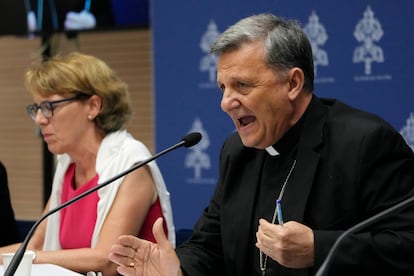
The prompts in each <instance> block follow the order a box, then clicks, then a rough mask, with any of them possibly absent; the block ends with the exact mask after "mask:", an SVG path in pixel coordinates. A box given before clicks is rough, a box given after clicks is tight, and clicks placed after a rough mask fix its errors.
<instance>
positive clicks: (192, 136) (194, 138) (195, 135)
mask: <svg viewBox="0 0 414 276" xmlns="http://www.w3.org/2000/svg"><path fill="white" fill-rule="evenodd" d="M200 140H201V134H200V133H199V132H192V133H189V134H187V135H186V136H184V138H182V139H181V141H180V142H178V143H177V144H175V145H173V146H170V147H169V148H167V149H164V150H163V151H160V152H159V153H157V154H155V155H153V156H151V157H149V158H147V159H145V160H143V161H140V162H138V163H136V164H134V165H132V166H131V167H130V168H129V169H127V170H125V171H124V172H121V173H119V174H117V175H115V176H113V177H111V178H109V179H108V180H107V181H105V182H103V183H101V184H98V185H97V186H95V187H93V188H91V189H89V190H87V191H85V192H83V193H82V194H80V195H78V196H76V197H74V198H72V199H70V200H68V201H66V202H64V203H62V204H61V205H59V206H57V207H56V208H54V209H51V210H49V211H48V212H46V213H45V214H44V215H43V216H42V217H40V218H39V219H38V220H37V221H36V222H35V223H34V224H33V226H32V228H30V230H29V232H28V233H27V235H26V237H25V238H24V240H23V242H22V244H21V245H20V247H19V248H18V249H17V251H16V253H15V254H14V256H13V259H12V260H11V261H10V264H9V266H8V267H7V270H6V272H5V273H4V275H3V276H12V275H14V273H15V272H16V269H17V267H18V266H19V264H20V262H21V260H22V258H23V255H24V252H25V251H26V248H27V245H28V244H29V241H30V239H31V237H32V236H33V234H34V232H35V230H36V228H37V227H38V226H39V224H40V223H41V222H42V221H43V220H45V219H46V218H47V217H48V216H50V215H52V214H54V213H56V212H57V211H59V210H61V209H63V208H65V207H67V206H69V205H71V204H72V203H74V202H76V201H78V200H80V199H82V198H84V197H85V196H87V195H89V194H91V193H93V192H95V191H96V190H98V189H100V188H102V187H105V186H107V185H108V184H110V183H112V182H113V181H115V180H117V179H118V178H121V177H122V176H124V175H126V174H128V173H130V172H132V171H134V170H136V169H138V168H140V167H142V166H144V165H146V164H147V163H149V162H151V161H153V160H154V159H157V158H158V157H160V156H161V155H164V154H166V153H168V152H170V151H172V150H174V149H177V148H179V147H182V146H184V147H186V148H189V147H192V146H194V145H196V144H197V143H198V142H200Z"/></svg>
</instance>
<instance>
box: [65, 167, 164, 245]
mask: <svg viewBox="0 0 414 276" xmlns="http://www.w3.org/2000/svg"><path fill="white" fill-rule="evenodd" d="M74 174H75V164H73V163H72V164H71V165H70V166H69V167H68V170H67V171H66V173H65V177H64V181H63V187H62V196H61V202H62V203H63V202H66V201H68V200H70V199H72V198H74V197H75V196H78V195H79V194H81V193H84V192H86V191H87V190H89V189H91V188H93V187H95V186H96V185H97V184H98V179H99V176H98V174H96V175H95V176H94V177H93V178H92V179H91V180H89V181H88V182H87V183H86V184H85V185H82V186H81V187H79V188H78V189H76V188H75V187H74V185H73V179H74ZM109 185H110V184H109ZM98 201H99V195H98V192H97V191H95V192H93V193H91V194H89V195H87V196H86V197H84V198H82V199H81V200H79V201H77V202H75V203H73V204H71V205H69V206H67V207H65V208H63V209H62V210H61V211H60V212H61V213H60V216H61V219H60V229H59V235H60V236H59V239H60V245H61V247H62V249H71V248H72V249H73V248H86V247H91V240H92V234H93V230H94V228H95V224H96V218H97V206H98ZM159 217H163V218H164V216H163V213H162V209H161V204H160V199H159V198H157V200H156V201H155V202H154V204H153V205H152V206H151V208H150V210H149V211H148V214H147V217H146V218H145V221H144V223H143V225H142V227H141V231H140V233H139V235H138V237H140V238H141V239H145V240H149V241H152V242H155V238H154V235H153V234H152V226H153V224H154V222H155V220H156V219H157V218H159ZM163 227H164V232H165V234H166V235H167V234H168V230H167V224H166V223H165V218H164V221H163Z"/></svg>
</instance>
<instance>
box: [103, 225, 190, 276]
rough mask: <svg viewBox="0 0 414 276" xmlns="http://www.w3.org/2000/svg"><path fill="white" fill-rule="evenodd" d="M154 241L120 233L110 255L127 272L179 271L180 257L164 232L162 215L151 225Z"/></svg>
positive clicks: (164, 275)
mask: <svg viewBox="0 0 414 276" xmlns="http://www.w3.org/2000/svg"><path fill="white" fill-rule="evenodd" d="M152 231H153V233H154V237H155V240H156V241H157V243H156V244H155V243H152V242H150V241H147V240H142V239H139V238H137V237H135V236H130V235H126V236H120V237H119V242H118V243H117V244H115V245H113V246H112V249H111V253H110V255H109V259H110V260H111V261H112V262H114V263H116V264H118V265H119V267H118V269H117V270H118V272H119V273H120V274H121V275H126V276H177V275H182V274H181V270H180V261H179V259H178V257H177V254H176V253H175V250H174V248H173V246H172V245H171V243H170V242H169V241H168V239H167V237H166V236H165V233H164V230H163V227H162V218H158V219H157V220H156V221H155V223H154V226H153V229H152Z"/></svg>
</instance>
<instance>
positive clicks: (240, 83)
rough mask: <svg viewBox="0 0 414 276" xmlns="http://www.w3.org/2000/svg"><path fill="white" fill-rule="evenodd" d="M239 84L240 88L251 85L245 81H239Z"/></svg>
mask: <svg viewBox="0 0 414 276" xmlns="http://www.w3.org/2000/svg"><path fill="white" fill-rule="evenodd" d="M237 86H238V87H239V88H246V87H249V85H248V84H247V83H245V82H238V83H237Z"/></svg>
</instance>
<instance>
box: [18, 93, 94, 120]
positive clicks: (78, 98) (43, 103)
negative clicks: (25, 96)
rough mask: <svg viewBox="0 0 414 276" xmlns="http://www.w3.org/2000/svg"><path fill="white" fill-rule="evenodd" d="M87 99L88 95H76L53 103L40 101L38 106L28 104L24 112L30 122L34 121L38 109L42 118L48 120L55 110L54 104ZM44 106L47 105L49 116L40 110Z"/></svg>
mask: <svg viewBox="0 0 414 276" xmlns="http://www.w3.org/2000/svg"><path fill="white" fill-rule="evenodd" d="M89 97H90V95H88V94H77V95H75V96H73V97H69V98H64V99H60V100H55V101H42V102H40V103H39V104H37V103H33V104H29V105H28V106H27V107H26V111H27V114H29V117H30V118H31V119H32V120H35V119H36V114H37V112H38V111H39V109H40V111H41V112H42V114H43V116H44V117H45V118H48V119H50V118H52V117H53V112H54V110H55V105H56V104H58V103H63V102H69V101H75V100H80V99H83V98H89ZM45 104H47V105H48V106H49V109H50V112H51V114H50V115H49V114H45V112H44V109H42V106H44V105H45ZM32 110H34V112H33V113H32Z"/></svg>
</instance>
